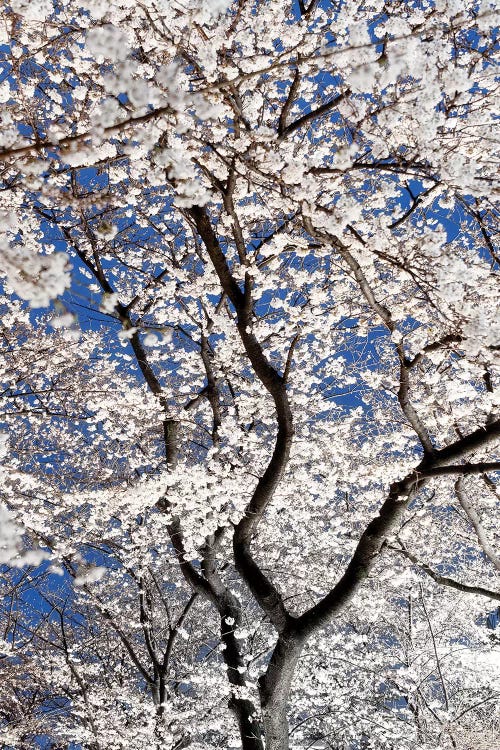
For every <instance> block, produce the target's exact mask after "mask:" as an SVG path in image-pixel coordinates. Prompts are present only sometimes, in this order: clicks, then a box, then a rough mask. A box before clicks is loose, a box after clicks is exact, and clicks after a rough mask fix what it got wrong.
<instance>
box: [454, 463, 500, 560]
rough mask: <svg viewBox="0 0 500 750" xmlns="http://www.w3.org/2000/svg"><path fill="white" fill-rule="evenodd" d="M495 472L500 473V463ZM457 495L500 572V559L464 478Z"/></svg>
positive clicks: (484, 549)
mask: <svg viewBox="0 0 500 750" xmlns="http://www.w3.org/2000/svg"><path fill="white" fill-rule="evenodd" d="M491 470H492V469H491V468H485V469H483V471H481V472H479V473H481V474H482V473H483V472H484V471H491ZM495 470H496V471H500V463H497V464H496V467H495ZM468 473H469V472H468ZM455 494H456V496H457V498H458V502H459V503H460V505H461V506H462V508H463V509H464V511H465V513H466V514H467V518H468V519H469V521H470V523H471V524H472V526H473V527H474V531H475V532H476V535H477V538H478V541H479V544H480V545H481V549H482V550H483V552H484V554H485V555H486V557H487V558H488V560H489V561H490V562H491V563H493V565H494V566H495V568H496V569H497V570H500V557H498V555H497V554H496V552H495V550H494V549H493V547H492V545H491V543H490V541H489V539H488V537H487V535H486V532H485V530H484V529H483V525H482V523H481V519H480V517H479V514H478V512H477V511H476V509H475V508H474V506H473V505H472V503H471V502H470V501H469V500H468V498H467V495H466V491H465V487H464V480H463V477H459V478H458V479H457V481H456V482H455Z"/></svg>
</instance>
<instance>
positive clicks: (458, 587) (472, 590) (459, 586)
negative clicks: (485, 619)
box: [388, 539, 500, 601]
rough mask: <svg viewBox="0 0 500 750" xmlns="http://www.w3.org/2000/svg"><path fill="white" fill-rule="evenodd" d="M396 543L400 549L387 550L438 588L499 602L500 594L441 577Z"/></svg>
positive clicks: (391, 548)
mask: <svg viewBox="0 0 500 750" xmlns="http://www.w3.org/2000/svg"><path fill="white" fill-rule="evenodd" d="M398 541H399V543H400V544H401V547H394V546H392V545H388V549H390V550H393V551H394V552H399V553H400V554H402V555H404V556H405V557H406V558H407V559H408V560H410V562H412V563H413V565H415V566H416V567H417V568H419V569H420V570H421V571H423V572H424V573H426V574H427V575H428V576H429V577H430V578H432V580H433V581H435V582H436V583H438V584H439V585H440V586H447V587H448V588H452V589H455V591H461V592H462V593H464V594H476V595H477V596H486V597H487V598H488V599H494V600H496V601H500V592H497V591H491V590H490V589H485V588H484V587H483V586H470V585H469V584H467V583H461V582H460V581H456V580H455V579H454V578H449V577H448V576H443V575H441V574H440V573H437V572H436V571H435V570H433V569H432V568H431V567H429V565H427V564H426V563H424V562H422V561H421V560H418V558H416V557H415V555H413V554H412V553H411V552H410V551H409V550H408V549H407V548H406V547H405V546H404V545H403V544H402V542H401V541H400V540H399V539H398Z"/></svg>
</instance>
